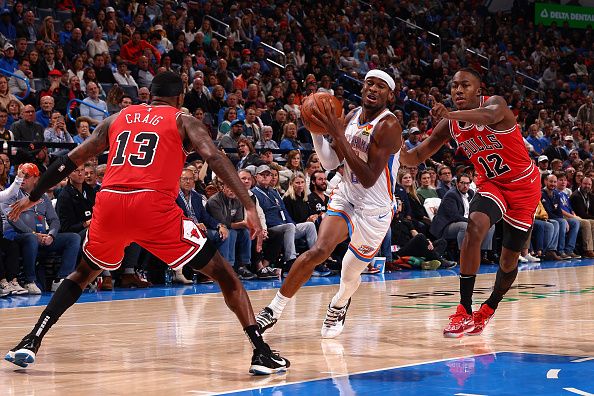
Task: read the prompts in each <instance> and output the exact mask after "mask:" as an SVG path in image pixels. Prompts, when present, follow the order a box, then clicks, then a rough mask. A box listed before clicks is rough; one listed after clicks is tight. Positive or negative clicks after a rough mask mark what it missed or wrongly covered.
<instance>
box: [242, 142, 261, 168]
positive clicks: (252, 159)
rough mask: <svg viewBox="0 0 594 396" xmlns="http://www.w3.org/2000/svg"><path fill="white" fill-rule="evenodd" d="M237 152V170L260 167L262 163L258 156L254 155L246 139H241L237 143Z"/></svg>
mask: <svg viewBox="0 0 594 396" xmlns="http://www.w3.org/2000/svg"><path fill="white" fill-rule="evenodd" d="M237 151H238V152H239V162H238V163H237V169H238V170H239V169H244V168H245V167H247V166H250V165H255V166H258V165H262V164H263V162H264V161H262V160H261V159H260V156H259V155H258V154H256V150H254V146H253V145H252V142H251V141H250V140H249V139H248V138H241V139H239V141H238V142H237Z"/></svg>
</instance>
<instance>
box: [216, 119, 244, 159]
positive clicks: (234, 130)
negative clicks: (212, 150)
mask: <svg viewBox="0 0 594 396" xmlns="http://www.w3.org/2000/svg"><path fill="white" fill-rule="evenodd" d="M240 139H246V137H245V136H244V135H243V121H241V120H234V121H233V122H232V123H231V131H230V132H229V133H228V134H227V135H225V136H223V137H222V138H221V141H220V147H221V148H223V149H235V150H237V148H238V147H237V146H238V144H239V140H240ZM227 156H228V157H229V159H230V160H231V161H233V162H237V161H238V160H239V155H238V154H236V153H228V154H227Z"/></svg>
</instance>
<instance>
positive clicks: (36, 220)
mask: <svg viewBox="0 0 594 396" xmlns="http://www.w3.org/2000/svg"><path fill="white" fill-rule="evenodd" d="M23 170H24V171H25V173H26V176H25V179H24V181H23V184H22V185H21V189H20V190H19V192H18V193H17V194H16V195H15V196H14V197H12V198H11V199H10V200H8V201H6V202H5V203H3V204H2V205H1V206H2V211H3V213H4V215H5V216H6V215H8V213H10V205H11V204H13V203H14V202H16V201H18V200H19V199H21V198H23V197H25V196H26V195H28V194H29V193H30V192H31V191H32V190H33V188H34V187H35V184H36V183H37V181H38V180H39V169H38V168H37V167H36V166H35V165H33V164H26V166H24V167H23ZM46 224H47V227H49V228H46ZM59 231H60V220H59V219H58V216H57V215H56V211H55V210H54V207H53V206H52V203H51V202H50V200H49V199H48V197H47V195H44V196H43V198H42V200H41V202H39V203H38V204H36V205H35V206H34V207H33V208H31V209H28V210H26V211H24V212H23V213H22V214H21V216H20V217H19V219H18V220H17V221H15V222H12V221H9V220H7V219H6V217H5V220H4V236H5V237H6V238H7V239H11V240H15V241H16V242H17V243H18V244H19V245H20V247H21V254H22V257H23V268H24V271H25V281H26V284H25V289H27V291H28V292H29V294H41V290H40V289H39V287H38V286H37V285H36V284H35V280H36V275H35V261H36V259H37V254H38V252H44V253H45V252H54V253H59V254H61V255H62V261H61V264H60V268H59V270H58V273H57V275H56V278H55V280H54V281H53V283H52V291H56V290H57V288H58V286H60V284H61V283H62V280H63V279H64V278H66V277H67V276H68V275H69V274H70V273H71V272H72V271H73V270H74V266H75V265H76V259H77V256H78V252H79V250H80V236H79V235H78V234H76V233H71V232H64V233H62V232H59Z"/></svg>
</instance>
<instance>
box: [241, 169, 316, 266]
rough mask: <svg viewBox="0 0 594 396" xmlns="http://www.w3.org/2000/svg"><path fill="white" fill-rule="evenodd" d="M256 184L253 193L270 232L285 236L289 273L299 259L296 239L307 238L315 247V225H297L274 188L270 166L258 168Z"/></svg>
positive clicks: (285, 255)
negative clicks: (296, 250)
mask: <svg viewBox="0 0 594 396" xmlns="http://www.w3.org/2000/svg"><path fill="white" fill-rule="evenodd" d="M256 182H257V186H256V187H254V188H253V189H252V192H253V193H254V195H256V197H257V198H258V202H260V206H261V207H262V210H263V211H264V214H265V216H266V225H267V227H268V232H269V233H271V232H273V233H279V234H282V235H283V246H284V258H285V266H284V270H285V271H286V272H288V271H289V269H290V268H291V265H292V264H293V262H294V261H295V258H296V257H297V253H296V252H295V238H305V239H306V240H307V246H309V247H311V246H313V243H315V241H316V239H317V233H316V228H315V225H314V224H313V223H300V224H298V225H295V222H294V221H293V219H292V218H291V216H290V215H289V212H288V211H287V208H286V207H285V204H284V202H283V200H282V199H281V196H280V194H279V193H278V191H276V190H275V189H274V188H272V183H273V182H274V181H273V180H272V172H271V170H270V167H269V166H268V165H260V166H259V167H258V168H257V170H256Z"/></svg>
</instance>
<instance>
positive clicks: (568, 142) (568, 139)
mask: <svg viewBox="0 0 594 396" xmlns="http://www.w3.org/2000/svg"><path fill="white" fill-rule="evenodd" d="M563 143H564V146H563V149H564V150H565V152H566V153H567V156H568V157H569V153H570V152H571V150H574V149H575V146H574V145H573V136H571V135H566V136H565V137H564V138H563Z"/></svg>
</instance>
